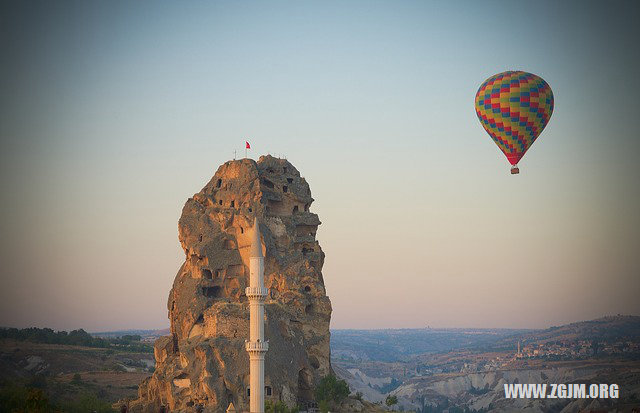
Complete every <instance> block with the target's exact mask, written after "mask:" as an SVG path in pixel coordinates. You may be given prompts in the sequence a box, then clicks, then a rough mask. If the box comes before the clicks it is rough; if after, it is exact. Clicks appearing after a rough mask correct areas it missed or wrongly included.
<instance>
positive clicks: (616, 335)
mask: <svg viewBox="0 0 640 413" xmlns="http://www.w3.org/2000/svg"><path fill="white" fill-rule="evenodd" d="M622 338H629V339H632V340H633V339H638V338H640V317H639V316H631V315H616V316H608V317H602V318H598V319H596V320H590V321H580V322H577V323H571V324H566V325H563V326H557V327H556V326H554V327H551V328H548V329H546V330H538V331H534V332H530V333H527V334H522V335H520V336H517V337H516V336H513V337H508V338H506V339H505V340H504V342H505V343H514V342H516V341H517V340H521V341H523V342H536V343H545V342H548V341H579V340H597V341H610V340H619V339H622Z"/></svg>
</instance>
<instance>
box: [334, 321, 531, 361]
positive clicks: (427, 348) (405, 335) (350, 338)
mask: <svg viewBox="0 0 640 413" xmlns="http://www.w3.org/2000/svg"><path fill="white" fill-rule="evenodd" d="M531 331H532V330H515V329H455V328H438V329H432V328H422V329H387V330H332V331H331V356H332V358H334V359H342V360H351V361H356V360H376V361H386V362H394V361H402V360H406V359H408V358H409V357H411V356H415V355H418V354H424V353H437V352H443V351H451V350H457V349H462V348H470V347H492V346H495V345H496V344H497V343H500V342H501V341H502V340H504V339H505V338H506V337H510V336H516V335H521V334H523V333H527V332H531Z"/></svg>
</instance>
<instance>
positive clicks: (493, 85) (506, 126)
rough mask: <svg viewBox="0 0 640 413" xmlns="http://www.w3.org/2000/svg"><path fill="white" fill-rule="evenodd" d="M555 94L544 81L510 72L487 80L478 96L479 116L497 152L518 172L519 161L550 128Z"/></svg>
mask: <svg viewBox="0 0 640 413" xmlns="http://www.w3.org/2000/svg"><path fill="white" fill-rule="evenodd" d="M552 113H553V92H552V91H551V88H550V87H549V85H548V84H547V82H545V81H544V80H543V79H542V78H541V77H539V76H536V75H534V74H532V73H527V72H521V71H509V72H502V73H498V74H497V75H493V76H491V77H490V78H489V79H487V80H485V81H484V83H483V84H482V85H481V86H480V89H478V93H476V114H477V115H478V119H480V123H482V127H484V129H485V130H486V131H487V133H488V134H489V136H491V139H493V141H494V142H495V143H496V145H498V148H500V150H501V151H502V152H503V153H504V154H505V155H506V157H507V159H508V160H509V162H510V163H511V165H512V168H511V173H512V174H516V173H518V172H519V169H518V161H519V160H520V159H522V157H523V156H524V154H525V153H526V152H527V150H528V149H529V148H530V147H531V145H532V144H533V142H535V141H536V139H537V138H538V136H539V135H540V133H541V132H542V130H543V129H544V128H545V126H547V123H548V122H549V118H551V114H552Z"/></svg>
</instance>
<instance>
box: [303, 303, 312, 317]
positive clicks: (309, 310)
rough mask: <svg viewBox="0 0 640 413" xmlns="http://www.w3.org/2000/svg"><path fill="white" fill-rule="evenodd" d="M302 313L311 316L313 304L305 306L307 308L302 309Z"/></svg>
mask: <svg viewBox="0 0 640 413" xmlns="http://www.w3.org/2000/svg"><path fill="white" fill-rule="evenodd" d="M304 313H305V314H307V315H311V314H313V304H307V306H306V307H305V308H304Z"/></svg>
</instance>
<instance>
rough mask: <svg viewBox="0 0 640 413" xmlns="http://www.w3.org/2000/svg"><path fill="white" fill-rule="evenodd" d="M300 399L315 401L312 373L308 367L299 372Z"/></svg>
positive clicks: (302, 400)
mask: <svg viewBox="0 0 640 413" xmlns="http://www.w3.org/2000/svg"><path fill="white" fill-rule="evenodd" d="M298 400H299V401H301V402H310V401H313V392H312V391H311V373H309V370H308V369H307V368H303V369H302V370H300V371H299V372H298Z"/></svg>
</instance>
